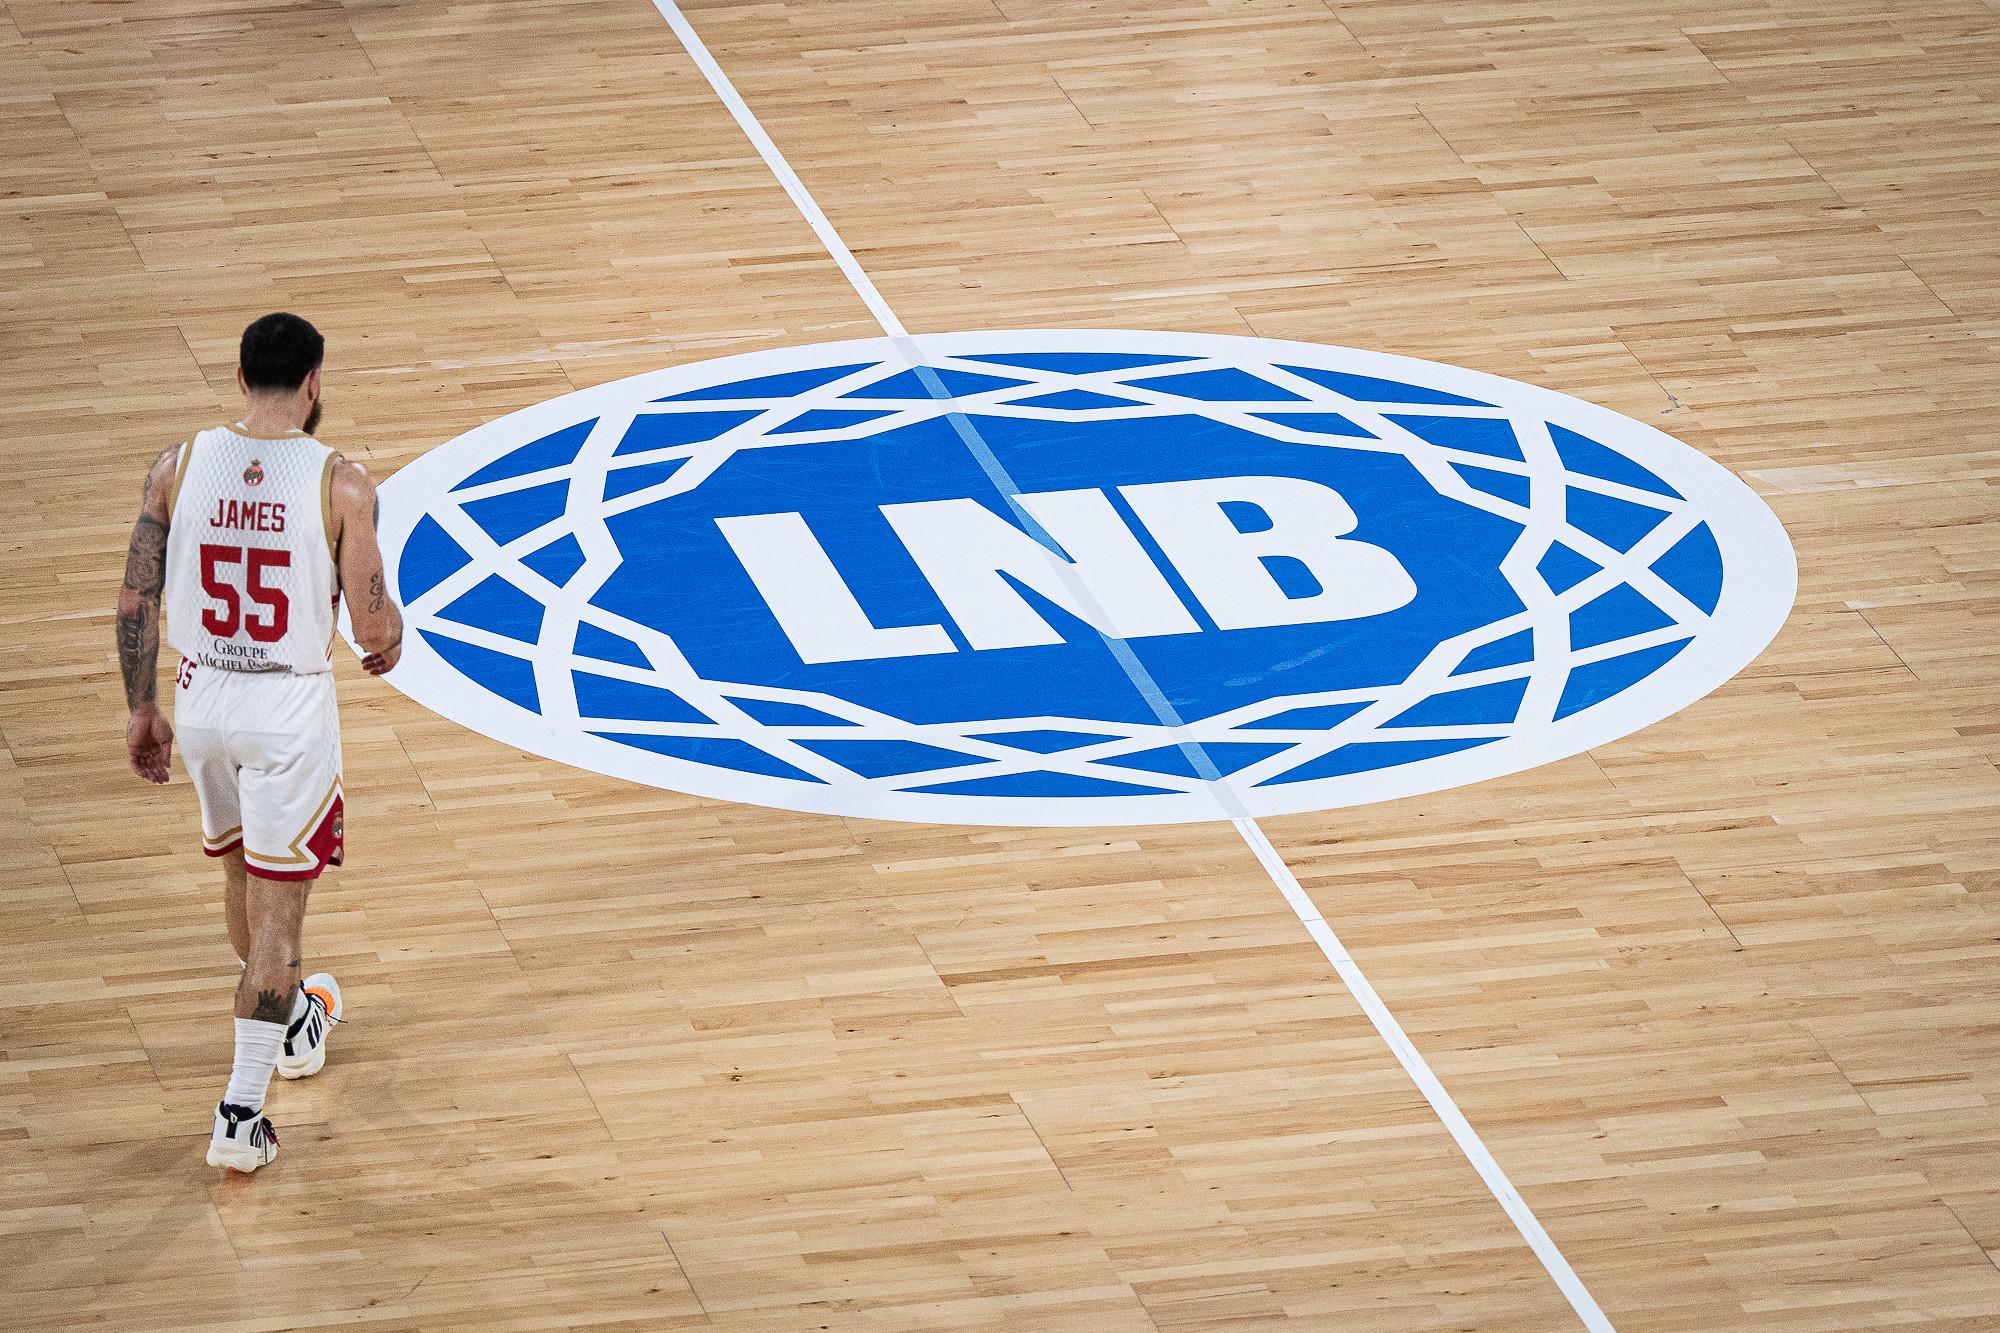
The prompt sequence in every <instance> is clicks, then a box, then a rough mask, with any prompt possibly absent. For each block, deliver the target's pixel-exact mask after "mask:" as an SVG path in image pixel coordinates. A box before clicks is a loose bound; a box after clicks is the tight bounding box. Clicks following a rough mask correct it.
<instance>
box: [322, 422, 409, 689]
mask: <svg viewBox="0 0 2000 1333" xmlns="http://www.w3.org/2000/svg"><path fill="white" fill-rule="evenodd" d="M380 513H381V507H380V505H379V504H378V503H377V502H376V499H375V482H374V481H373V480H372V479H371V478H370V477H369V475H368V470H367V469H366V468H364V467H362V466H361V465H360V464H359V463H351V462H349V461H348V460H346V459H344V458H343V459H341V460H340V461H339V462H337V463H335V464H334V465H333V521H334V523H335V525H336V526H338V527H339V529H340V532H339V535H338V549H339V552H340V559H339V563H340V588H341V592H342V594H343V595H344V596H345V597H346V598H347V618H348V620H349V622H350V623H351V624H352V626H353V628H354V641H355V642H356V643H358V644H360V645H361V649H362V651H363V652H364V653H365V654H366V656H364V657H363V658H362V659H361V669H362V670H363V671H366V672H367V673H368V674H369V675H371V676H379V675H382V674H383V673H384V672H387V671H392V670H394V669H395V666H396V663H397V662H398V661H400V660H401V659H402V656H403V614H402V612H401V611H400V610H399V609H398V608H397V606H396V603H395V601H394V599H392V598H391V597H390V596H389V590H388V585H387V583H386V581H385V579H384V577H383V573H382V548H381V547H380V546H378V545H377V544H376V540H375V523H376V520H377V518H378V517H379V516H380Z"/></svg>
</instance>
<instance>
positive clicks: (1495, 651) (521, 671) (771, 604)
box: [382, 330, 1796, 825]
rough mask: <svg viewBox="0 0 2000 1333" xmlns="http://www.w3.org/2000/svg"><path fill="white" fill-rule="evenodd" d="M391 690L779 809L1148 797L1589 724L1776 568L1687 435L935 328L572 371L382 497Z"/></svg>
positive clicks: (1483, 383)
mask: <svg viewBox="0 0 2000 1333" xmlns="http://www.w3.org/2000/svg"><path fill="white" fill-rule="evenodd" d="M382 496H383V533H382V536H383V543H384V551H385V553H386V556H387V561H388V568H389V569H390V570H391V571H392V574H393V577H394V580H395V582H396V585H397V591H398V593H399V595H400V597H401V598H402V600H403V602H404V604H405V608H406V615H407V617H408V621H409V624H410V627H411V629H412V631H413V632H412V633H410V634H409V636H408V637H407V638H406V640H405V645H404V655H403V660H402V663H401V665H400V666H399V668H398V669H397V671H396V672H395V673H394V674H392V675H390V676H389V677H387V679H388V680H389V681H390V682H391V683H393V684H395V685H397V686H398V687H400V688H401V689H403V690H404V691H405V692H406V693H408V694H410V695H411V696H412V697H413V698H415V699H417V700H418V701H419V702H421V703H424V704H426V705H427V706H429V707H430V708H432V709H434V710H436V711H437V712H439V713H442V714H444V715H445V716H447V717H450V718H453V719H455V720H457V721H459V722H460V723H462V724H464V725H466V726H468V727H471V728H473V729H474V730H477V731H480V732H483V733H485V734H486V735H489V736H492V737H494V738H496V739H499V740H501V741H503V742H504V743H506V744H509V745H513V746H517V747H519V748H522V749H526V750H530V751H533V752H535V753H538V754H542V755H546V756H549V757H552V758H556V759H560V760H563V761H565V762H568V763H571V764H575V765H577V766H579V767H582V768H587V769H591V770H594V771H597V772H600V773H606V774H611V775H615V776H618V777H622V778H627V779H631V780H633V781H638V782H644V783H650V784H653V785H656V786H661V787H667V788H672V789H676V790H681V791H687V792H693V793H698V794H701V795H706V796H714V797H721V798H725V799H731V800H741V801H749V802H757V803H762V804H766V805H772V806H779V807H783V808H788V809H796V810H807V811H819V812H824V813H829V814H842V815H863V816H873V817H878V818H888V819H908V820H921V821H931V822H951V823H980V824H1058V825H1087V824H1115V823H1158V822H1180V821H1192V820H1205V819H1215V818H1219V817H1235V816H1240V815H1252V816H1255V815H1266V814H1279V813H1287V812H1295V811H1302V810H1313V809H1326V808H1331V807H1335V806H1343V805H1353V804H1360V803H1364V802H1368V801H1376V800H1384V799H1388V798H1392V797H1397V796H1404V795H1410V794H1414V793H1419V792H1427V791H1436V790H1439V789H1442V788H1447V787H1452V786H1458V785H1462V784H1465V783H1469V782H1475V781H1479V780H1482V779H1486V778H1491V777H1495V776H1498V775H1501V774H1506V773H1512V772H1517V771H1519V770H1521V769H1525V768H1530V767H1533V766H1535V765H1537V764H1542V763H1546V762H1549V761H1551V760H1554V759H1558V758H1562V757H1564V756H1568V755H1574V754H1577V753H1579V752H1581V751H1584V750H1586V749H1589V748H1591V747H1593V746H1597V745H1601V744H1604V743H1606V742H1609V741H1612V740H1615V739H1616V738H1618V737H1620V736H1624V735H1626V734H1628V733H1630V732H1632V731H1635V730H1637V729H1638V728H1640V727H1643V726H1646V725H1648V724H1650V723H1652V722H1655V721H1657V720H1659V719H1661V718H1663V717H1665V716H1667V715H1668V714H1670V713H1673V712H1675V711H1677V710H1679V709H1681V708H1684V707H1686V706H1687V705H1688V704H1690V703H1692V702H1694V701H1695V700H1697V699H1699V698H1701V697H1702V696H1703V695H1704V694H1706V693H1708V692H1709V691H1711V690H1713V689H1714V688H1716V687H1717V686H1718V685H1720V684H1722V683H1723V682H1724V681H1726V680H1727V679H1728V678H1729V677H1730V676H1731V675H1733V674H1734V673H1735V672H1736V671H1738V670H1740V669H1741V668H1742V667H1743V666H1744V665H1746V664H1747V663H1748V662H1749V661H1750V660H1751V659H1752V658H1753V657H1755V656H1756V654H1757V653H1758V652H1759V651H1760V650H1761V649H1762V648H1763V646H1764V645H1765V644H1766V643H1767V642H1769V640H1770V638H1771V636H1772V635H1773V634H1774V633H1775V632H1776V631H1777V628H1778V626H1779V625H1780V623H1782V621H1783V620H1784V617H1785V614H1786V612H1787V611H1788V609H1789V607H1790V605H1791V600H1792V595H1793V590H1794V586H1795V582H1796V573H1795V565H1794V561H1793V556H1792V551H1791V547H1790V544H1789V543H1788V542H1787V540H1786V538H1785V535H1784V532H1783V529H1782V528H1781V527H1780V526H1779V524H1778V522H1777V520H1776V519H1775V518H1774V517H1773V516H1772V514H1771V512H1770V511H1769V510H1768V509H1767V508H1766V507H1765V506H1764V505H1763V504H1762V503H1761V502H1760V501H1759V500H1758V499H1757V498H1756V496H1755V495H1754V494H1752V493H1751V491H1750V490H1749V489H1748V488H1747V487H1745V486H1744V485H1743V484H1742V483H1741V482H1739V481H1738V480H1736V479H1735V478H1734V477H1733V476H1731V475H1730V474H1729V473H1728V472H1727V471H1725V470H1724V469H1723V468H1721V467H1720V466H1718V465H1717V464H1715V463H1713V462H1711V461H1710V460H1709V459H1707V458H1706V457H1704V456H1703V455H1701V454H1700V453H1698V452H1696V451H1695V450H1693V449H1690V448H1688V447H1687V446H1686V445H1683V444H1681V443H1679V442H1677V441H1675V440H1673V439H1672V438H1670V437H1668V436H1666V435H1664V434H1661V433H1660V432H1659V431H1657V430H1655V429H1653V428H1652V427H1650V426H1646V425H1643V424H1641V423H1639V422H1636V421H1633V420H1631V419H1629V418H1626V417H1623V416H1620V415H1618V414H1616V413H1613V412H1610V411H1607V410H1605V409H1603V408H1599V407H1594V406H1592V405H1590V404H1588V403H1584V402H1580V401H1578V400H1576V399H1573V398H1568V397H1565V396H1563V395H1561V394H1557V393H1553V392H1550V391H1548V390H1545V389H1540V388H1535V387H1532V386H1529V385H1524V384H1519V383H1515V382H1513V381H1509V380H1504V379H1500V378H1497V377H1495V376H1491V375H1485V374H1480V373H1478V372H1474V371H1469V370H1462V369H1458V368H1455V367H1451V366H1444V365H1438V364H1434V363H1430V362H1424V361H1415V360H1410V359H1408V358H1403V357H1395V356H1387V355H1383V354H1379V353H1371V352H1362V351H1355V350H1350V349H1343V348H1335V347H1324V346H1317V345H1312V344H1303V343H1289V342H1277V341H1269V340H1260V339H1251V338H1236V337H1223V336H1212V335H1193V334H1170V333H1141V332H1091V331H1077V330H1062V331H1046V332H990V333H958V334H945V335H936V336H925V337H920V338H914V339H900V340H889V339H876V340H868V341H861V342H848V343H831V344H822V345H819V346H810V347H798V348H789V349H784V350H780V351H772V352H761V353H753V354H750V355H746V356H738V357H730V358H725V359H722V360H717V361H709V362H702V363H698V364H694V365H686V366H679V367H675V368H673V369H670V370H662V371H657V372H654V373H651V374H647V375H641V376H637V377H635V378H632V379H627V380H621V381H617V382H615V383H611V384H606V385H602V386H599V387H597V388H594V389H589V390H585V391H583V392H581V393H575V394H570V395H568V396H566V397H563V398H558V399H555V400H553V401H550V402H546V403H542V404H539V405H537V406H535V407H531V408H528V409H526V410H524V411H521V412H517V413H515V414H513V415H511V416H508V417H505V418H502V419H501V420H498V421H495V422H492V423H489V424H488V425H485V426H481V427H479V428H478V429H476V430H473V431H471V432H470V433H468V434H466V435H463V436H461V437H459V438H458V439H456V440H453V441H451V442H450V443H448V444H446V445H444V446H442V447H440V448H438V449H436V450H433V451H432V452H431V453H430V454H428V455H426V456H425V457H424V458H422V459H419V460H418V461H417V462H415V463H413V464H411V465H410V466H409V467H407V468H405V469H404V470H403V471H402V472H400V473H398V474H397V475H396V476H395V477H394V478H392V479H391V480H390V481H389V482H388V483H386V484H385V485H384V487H383V489H382Z"/></svg>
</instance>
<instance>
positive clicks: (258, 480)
mask: <svg viewBox="0 0 2000 1333" xmlns="http://www.w3.org/2000/svg"><path fill="white" fill-rule="evenodd" d="M243 484H244V485H245V486H262V485H263V484H264V460H263V459H261V458H253V459H251V460H250V466H249V467H246V468H244V469H243Z"/></svg>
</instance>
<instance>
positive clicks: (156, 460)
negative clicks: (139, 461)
mask: <svg viewBox="0 0 2000 1333" xmlns="http://www.w3.org/2000/svg"><path fill="white" fill-rule="evenodd" d="M186 448H187V444H186V442H182V443H180V444H170V445H168V446H167V447H166V448H164V449H162V450H160V452H159V453H158V454H156V455H154V457H153V462H152V464H151V466H149V467H148V468H147V469H146V485H145V490H144V498H145V502H146V508H147V509H148V511H149V512H150V511H153V510H161V511H164V510H165V509H166V508H167V505H168V501H169V498H170V497H171V495H172V494H173V489H174V478H175V477H176V476H177V475H179V472H180V465H181V453H182V451H183V450H185V449H186Z"/></svg>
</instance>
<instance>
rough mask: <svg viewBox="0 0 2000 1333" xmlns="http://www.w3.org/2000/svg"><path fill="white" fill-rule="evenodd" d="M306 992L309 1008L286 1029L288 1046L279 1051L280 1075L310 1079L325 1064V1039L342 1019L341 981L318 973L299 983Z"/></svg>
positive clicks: (327, 974) (300, 987) (323, 973)
mask: <svg viewBox="0 0 2000 1333" xmlns="http://www.w3.org/2000/svg"><path fill="white" fill-rule="evenodd" d="M299 989H301V990H303V991H304V992H305V993H306V1011H305V1012H304V1013H303V1014H300V1015H299V1016H298V1017H297V1018H295V1019H293V1020H292V1022H291V1024H290V1026H288V1027H286V1029H285V1045H284V1048H283V1049H282V1050H281V1051H279V1052H278V1076H279V1077H280V1078H310V1077H312V1076H313V1075H314V1074H317V1073H318V1072H319V1069H320V1066H321V1065H323V1064H325V1063H326V1041H327V1038H328V1037H329V1036H331V1035H332V1033H333V1025H334V1024H335V1023H338V1022H339V1021H340V983H338V982H336V981H335V980H334V979H333V976H332V974H331V973H327V972H315V973H313V974H312V975H311V976H309V977H307V978H306V979H305V980H304V981H303V982H301V983H300V985H299Z"/></svg>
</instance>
